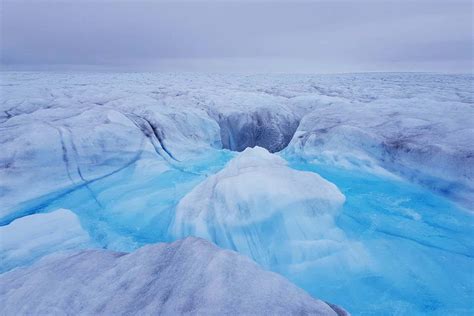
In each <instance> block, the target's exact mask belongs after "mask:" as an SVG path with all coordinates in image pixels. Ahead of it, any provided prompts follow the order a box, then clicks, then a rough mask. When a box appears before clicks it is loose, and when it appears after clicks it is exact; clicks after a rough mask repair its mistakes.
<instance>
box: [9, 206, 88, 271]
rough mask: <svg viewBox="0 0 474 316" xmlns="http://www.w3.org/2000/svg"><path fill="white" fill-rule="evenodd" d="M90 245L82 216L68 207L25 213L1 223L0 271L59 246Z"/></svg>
mask: <svg viewBox="0 0 474 316" xmlns="http://www.w3.org/2000/svg"><path fill="white" fill-rule="evenodd" d="M91 246H93V244H92V241H91V240H90V238H89V235H88V234H87V232H85V231H84V230H83V229H82V227H81V224H80V223H79V218H78V217H77V216H76V215H75V214H74V213H72V212H71V211H69V210H64V209H61V210H57V211H54V212H51V213H47V214H34V215H29V216H25V217H22V218H19V219H17V220H15V221H13V222H11V223H10V224H9V225H6V226H1V227H0V258H1V260H0V261H1V262H0V271H5V270H8V269H11V268H13V267H15V266H18V265H23V264H25V263H30V262H32V261H33V260H35V259H37V258H40V257H42V256H44V255H46V254H49V253H53V252H55V251H58V250H67V249H78V248H86V247H91Z"/></svg>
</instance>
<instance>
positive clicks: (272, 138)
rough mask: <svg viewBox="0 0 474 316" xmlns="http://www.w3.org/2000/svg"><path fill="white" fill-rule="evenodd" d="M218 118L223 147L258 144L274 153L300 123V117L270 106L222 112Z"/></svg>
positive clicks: (241, 147) (288, 141)
mask: <svg viewBox="0 0 474 316" xmlns="http://www.w3.org/2000/svg"><path fill="white" fill-rule="evenodd" d="M217 121H218V123H219V126H220V133H221V141H222V146H223V148H226V149H230V150H233V151H243V150H244V149H245V148H247V147H255V146H259V147H263V148H266V149H267V150H268V151H270V152H272V153H274V152H278V151H280V150H283V149H284V148H285V147H286V146H287V145H288V144H289V143H290V141H291V139H292V138H293V135H294V134H295V132H296V129H297V128H298V125H299V118H296V117H294V116H292V115H285V114H279V113H272V112H271V111H268V110H263V111H262V110H261V111H255V112H250V113H242V112H237V113H231V114H229V115H225V116H224V115H222V114H221V115H219V117H218V120H217Z"/></svg>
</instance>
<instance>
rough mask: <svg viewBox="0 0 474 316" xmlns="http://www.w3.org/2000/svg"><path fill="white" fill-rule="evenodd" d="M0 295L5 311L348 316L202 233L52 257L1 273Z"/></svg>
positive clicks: (29, 313) (11, 313)
mask: <svg viewBox="0 0 474 316" xmlns="http://www.w3.org/2000/svg"><path fill="white" fill-rule="evenodd" d="M0 297H1V299H0V301H1V305H2V309H3V313H2V314H7V315H32V314H34V315H45V314H48V315H51V314H68V315H96V314H102V315H104V314H105V315H128V314H143V315H151V314H160V315H237V314H240V315H241V314H247V315H321V316H326V315H327V316H337V315H341V316H342V315H346V313H345V311H344V310H342V309H341V308H340V307H337V306H332V307H330V305H328V304H327V303H325V302H323V301H321V300H317V299H314V298H312V297H311V296H309V295H308V294H307V293H305V292H304V291H303V290H301V289H299V288H297V287H296V286H294V285H292V284H291V283H290V282H288V281H287V280H285V279H284V278H283V277H281V276H279V275H277V274H275V273H272V272H267V271H264V270H262V269H261V268H259V267H258V266H257V265H256V264H255V263H253V262H252V261H251V260H249V259H248V258H246V257H244V256H242V255H239V254H237V253H235V252H232V251H227V250H220V249H219V248H217V247H216V246H214V245H212V244H211V243H209V242H207V241H205V240H203V239H199V238H187V239H184V240H180V241H177V242H174V243H172V244H159V245H151V246H145V247H143V248H141V249H139V250H137V251H135V252H132V253H130V254H126V253H119V252H112V251H106V250H86V251H82V252H78V253H74V254H68V255H56V256H54V255H53V256H52V257H47V258H45V259H43V260H42V261H40V262H38V263H37V264H35V265H33V266H31V267H29V268H27V269H17V270H14V271H11V272H8V273H6V274H3V275H1V276H0ZM336 311H337V312H336Z"/></svg>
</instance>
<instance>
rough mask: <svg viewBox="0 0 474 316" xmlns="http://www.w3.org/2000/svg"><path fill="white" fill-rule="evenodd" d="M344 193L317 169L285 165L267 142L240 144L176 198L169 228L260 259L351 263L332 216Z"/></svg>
mask: <svg viewBox="0 0 474 316" xmlns="http://www.w3.org/2000/svg"><path fill="white" fill-rule="evenodd" d="M344 199H345V198H344V195H343V194H342V193H341V192H340V191H339V190H338V188H337V187H336V186H335V185H334V184H332V183H330V182H328V181H326V180H325V179H323V178H322V177H320V176H319V175H318V174H316V173H312V172H304V171H297V170H293V169H290V168H289V167H288V166H287V165H286V161H285V160H283V159H282V158H281V157H279V156H277V155H275V154H271V153H269V152H268V151H267V150H266V149H263V148H260V147H255V148H247V149H246V150H245V151H243V152H242V153H240V154H239V155H238V156H237V157H236V158H234V159H233V160H231V161H230V162H229V163H228V164H227V166H226V167H225V168H224V169H223V170H221V171H220V172H218V173H217V174H215V175H212V176H210V177H208V178H207V179H206V180H205V181H203V182H202V183H200V184H199V185H197V186H196V187H195V188H194V189H193V190H192V191H191V192H189V193H188V194H187V195H186V196H185V197H184V198H183V199H182V200H181V201H180V202H179V204H178V206H177V209H176V217H175V221H174V224H173V226H172V233H173V235H174V236H176V237H177V238H180V237H184V236H190V235H191V236H199V237H203V238H206V239H208V240H212V241H214V242H215V243H216V244H218V245H219V246H222V247H225V248H229V249H234V250H237V251H239V252H241V253H244V254H247V255H249V256H250V257H252V258H254V259H255V260H256V261H257V262H259V263H261V264H264V265H265V266H275V265H290V264H297V263H301V262H308V261H313V260H314V261H318V259H322V258H325V259H324V260H328V259H327V257H332V256H333V255H334V256H343V257H342V258H341V257H337V258H338V259H339V260H342V262H343V264H342V265H345V264H346V263H348V264H351V263H353V262H354V261H357V260H352V259H351V258H352V255H356V254H355V253H353V251H352V250H351V249H350V247H347V246H348V245H349V244H350V242H349V241H348V240H347V239H346V238H345V235H344V233H343V232H342V231H341V230H340V229H339V228H338V227H337V226H336V225H335V223H334V218H335V216H336V214H337V211H338V209H339V208H340V207H341V206H342V204H343V203H344ZM356 256H357V255H356ZM358 257H363V252H361V253H359V255H358ZM333 259H334V260H335V258H333Z"/></svg>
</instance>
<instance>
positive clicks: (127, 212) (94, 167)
mask: <svg viewBox="0 0 474 316" xmlns="http://www.w3.org/2000/svg"><path fill="white" fill-rule="evenodd" d="M1 78H2V79H1V82H0V84H1V94H0V101H1V102H0V144H1V145H0V146H1V150H0V225H1V226H0V227H1V228H0V229H1V233H0V242H1V244H2V250H1V258H2V264H3V265H2V271H7V270H12V269H13V271H12V272H11V273H13V272H14V273H18V275H21V274H22V272H19V271H26V270H21V269H15V268H17V267H20V266H29V265H30V264H32V263H33V262H35V261H37V260H38V258H40V257H42V256H44V255H46V254H50V253H54V252H57V251H59V250H68V251H70V250H73V249H83V248H84V247H87V248H91V247H99V248H105V249H107V251H89V252H84V253H82V254H81V256H82V258H86V257H88V256H91V260H94V259H93V258H92V256H94V254H98V253H100V254H104V256H106V257H107V256H111V257H114V255H105V253H107V254H112V252H111V251H117V252H132V251H134V250H136V249H138V248H140V247H143V246H146V245H148V244H154V243H159V242H173V241H175V240H177V239H180V238H183V237H186V236H190V235H198V236H201V237H204V238H206V239H208V240H210V241H213V242H214V243H216V244H217V245H218V246H220V247H223V248H228V249H231V250H236V251H238V252H240V253H242V254H244V255H246V256H248V257H251V258H252V259H254V260H255V261H256V262H257V263H259V264H261V265H263V267H264V268H266V269H269V270H271V271H274V272H277V273H280V274H282V275H284V276H285V277H286V278H288V279H289V280H290V281H292V282H293V283H296V285H297V286H300V287H302V288H303V289H304V290H306V291H307V292H309V293H310V294H311V295H312V296H313V297H318V298H322V299H324V300H327V301H330V302H334V303H337V304H339V305H341V306H343V307H345V308H347V309H348V310H349V311H351V312H353V313H354V314H365V315H380V314H396V313H399V314H413V315H416V314H422V315H426V314H430V315H446V314H472V313H474V309H473V308H474V307H473V305H472V303H471V299H472V296H473V295H474V276H473V274H472V269H473V267H474V247H473V245H472V238H473V237H474V235H473V234H474V209H473V208H472V203H473V202H474V201H473V197H474V184H473V183H474V179H473V174H474V173H473V168H474V161H473V159H474V152H473V147H472V144H473V143H474V139H473V138H474V135H473V133H474V128H473V126H474V124H473V123H474V122H473V120H474V119H473V118H474V106H473V104H474V92H473V89H472V85H473V82H474V77H473V76H472V75H438V74H396V73H392V74H383V73H379V74H346V75H230V74H171V73H170V74H152V73H31V72H3V73H2V75H1ZM255 146H256V147H255ZM248 147H255V148H253V149H249V148H248ZM260 147H261V148H260ZM264 148H265V149H264ZM64 209H67V210H69V211H66V210H64ZM58 210H60V211H58ZM224 210H225V211H224ZM40 222H41V224H36V223H40ZM50 232H54V233H50ZM35 236H37V237H35ZM153 247H154V246H153ZM145 249H146V248H145ZM134 254H135V252H132V254H131V255H130V256H134ZM127 256H128V255H127ZM127 256H124V257H127ZM143 256H144V257H145V256H146V255H145V254H143ZM57 260H59V261H60V260H61V259H59V258H58V259H57ZM68 260H69V259H68ZM84 260H86V259H84ZM101 260H102V259H101ZM104 260H105V259H104ZM111 260H112V259H111ZM114 260H115V259H114ZM59 261H58V262H59ZM58 264H59V263H58ZM77 264H80V263H79V262H77ZM84 264H85V263H84ZM17 271H18V272H17ZM6 273H7V274H8V273H10V272H6ZM7 274H3V275H2V277H3V276H5V275H7ZM24 281H25V282H26V281H27V280H26V279H25V280H24ZM37 286H39V285H38V284H37ZM45 286H46V285H45ZM17 290H18V291H21V289H20V288H18V289H17ZM32 291H33V290H32ZM33 292H34V291H33ZM30 294H32V293H30ZM33 294H34V293H33ZM50 294H51V293H50ZM51 295H52V294H51ZM51 299H52V298H51Z"/></svg>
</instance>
